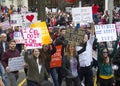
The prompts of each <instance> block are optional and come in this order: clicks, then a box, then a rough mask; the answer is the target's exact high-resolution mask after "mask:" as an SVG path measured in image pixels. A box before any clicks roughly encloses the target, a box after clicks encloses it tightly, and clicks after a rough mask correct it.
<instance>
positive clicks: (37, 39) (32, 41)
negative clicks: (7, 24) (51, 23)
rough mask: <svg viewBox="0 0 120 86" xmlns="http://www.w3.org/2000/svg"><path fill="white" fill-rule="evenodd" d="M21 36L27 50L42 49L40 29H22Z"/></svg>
mask: <svg viewBox="0 0 120 86" xmlns="http://www.w3.org/2000/svg"><path fill="white" fill-rule="evenodd" d="M23 36H24V40H25V46H26V48H27V49H35V48H42V36H41V31H40V28H24V29H23Z"/></svg>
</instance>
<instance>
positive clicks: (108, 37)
mask: <svg viewBox="0 0 120 86" xmlns="http://www.w3.org/2000/svg"><path fill="white" fill-rule="evenodd" d="M95 33H96V37H97V39H98V42H107V41H115V40H116V39H117V34H116V29H115V24H105V25H95Z"/></svg>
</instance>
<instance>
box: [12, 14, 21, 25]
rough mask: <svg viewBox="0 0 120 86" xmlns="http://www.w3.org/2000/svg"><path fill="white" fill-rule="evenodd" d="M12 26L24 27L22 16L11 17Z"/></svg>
mask: <svg viewBox="0 0 120 86" xmlns="http://www.w3.org/2000/svg"><path fill="white" fill-rule="evenodd" d="M10 24H11V26H22V15H21V14H12V15H10Z"/></svg>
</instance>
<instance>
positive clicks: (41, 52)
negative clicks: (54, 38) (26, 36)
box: [33, 49, 45, 65]
mask: <svg viewBox="0 0 120 86" xmlns="http://www.w3.org/2000/svg"><path fill="white" fill-rule="evenodd" d="M34 50H35V49H33V52H34ZM38 50H39V52H40V54H39V56H38V59H39V64H42V65H44V63H45V54H44V52H43V51H42V49H38Z"/></svg>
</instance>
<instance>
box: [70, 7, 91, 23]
mask: <svg viewBox="0 0 120 86" xmlns="http://www.w3.org/2000/svg"><path fill="white" fill-rule="evenodd" d="M72 17H73V21H74V22H75V23H85V24H86V23H91V22H93V18H92V8H91V7H79V8H72Z"/></svg>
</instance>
